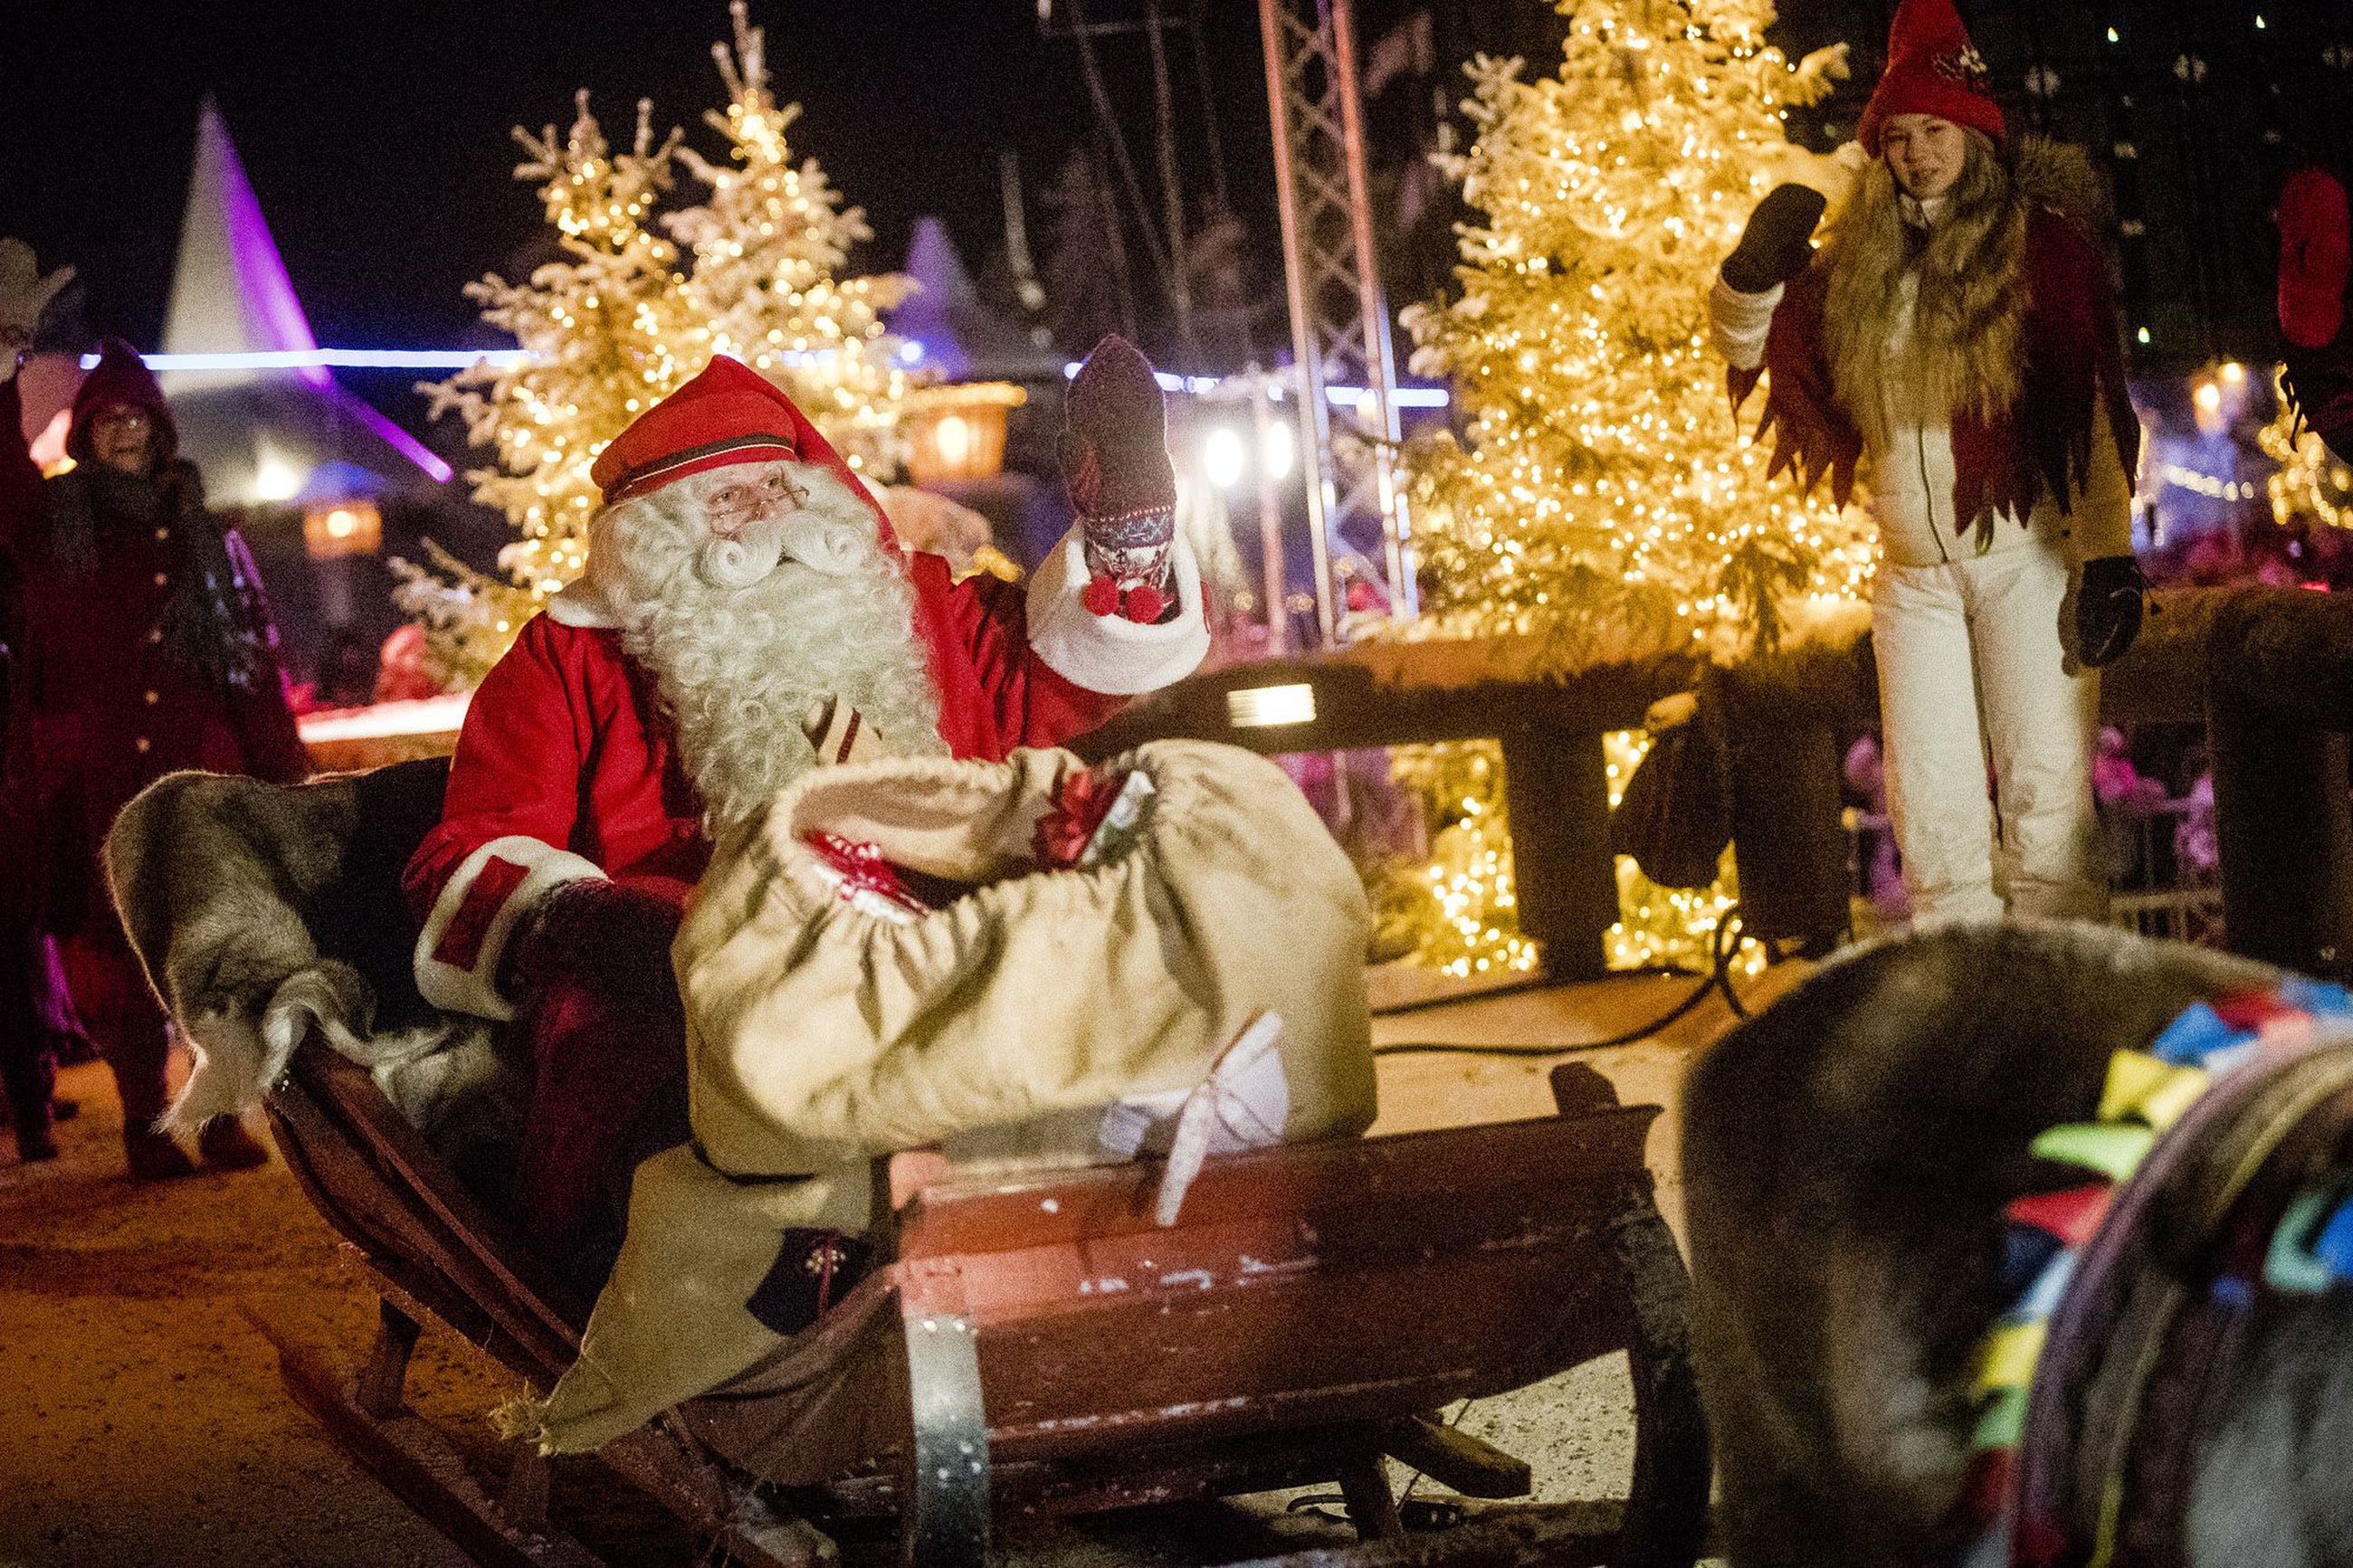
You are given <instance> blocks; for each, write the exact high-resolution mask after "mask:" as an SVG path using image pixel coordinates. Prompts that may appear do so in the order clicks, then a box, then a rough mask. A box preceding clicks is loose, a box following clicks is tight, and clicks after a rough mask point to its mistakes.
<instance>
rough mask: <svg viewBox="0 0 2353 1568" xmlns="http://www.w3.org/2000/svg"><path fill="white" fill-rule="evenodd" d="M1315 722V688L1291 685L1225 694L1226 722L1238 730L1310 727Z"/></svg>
mask: <svg viewBox="0 0 2353 1568" xmlns="http://www.w3.org/2000/svg"><path fill="white" fill-rule="evenodd" d="M1314 720H1315V689H1314V687H1313V686H1309V685H1306V684H1305V683H1301V684H1298V685H1293V686H1252V687H1246V688H1244V689H1242V690H1240V691H1229V692H1227V693H1226V722H1227V723H1229V724H1231V725H1232V726H1233V727H1234V728H1235V729H1237V730H1271V729H1272V728H1274V727H1275V726H1276V725H1278V724H1309V723H1313V722H1314Z"/></svg>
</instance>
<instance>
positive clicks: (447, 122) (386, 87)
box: [0, 0, 1271, 348]
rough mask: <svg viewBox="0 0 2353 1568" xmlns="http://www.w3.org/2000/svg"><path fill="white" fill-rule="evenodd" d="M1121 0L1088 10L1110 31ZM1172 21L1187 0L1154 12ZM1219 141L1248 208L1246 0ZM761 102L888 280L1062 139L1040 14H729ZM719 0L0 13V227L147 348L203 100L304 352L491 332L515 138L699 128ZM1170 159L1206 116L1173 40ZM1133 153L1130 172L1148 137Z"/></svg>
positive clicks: (1054, 164)
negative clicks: (932, 229) (742, 24)
mask: <svg viewBox="0 0 2353 1568" xmlns="http://www.w3.org/2000/svg"><path fill="white" fill-rule="evenodd" d="M1122 5H1125V7H1126V9H1127V10H1128V11H1129V12H1130V13H1133V12H1134V10H1136V9H1138V8H1139V7H1138V6H1137V5H1135V4H1134V0H1095V4H1094V5H1093V7H1092V10H1093V12H1094V13H1095V14H1098V15H1115V14H1117V12H1118V11H1119V10H1120V8H1121V6H1122ZM1167 8H1168V9H1169V10H1170V11H1171V12H1182V11H1183V10H1184V9H1185V8H1186V7H1185V5H1184V4H1183V0H1169V4H1168V7H1167ZM1206 9H1207V12H1208V17H1209V26H1208V28H1207V29H1206V31H1205V34H1204V37H1206V38H1207V39H1208V40H1209V41H1210V43H1211V46H1212V57H1213V60H1215V61H1216V64H1215V66H1214V70H1215V71H1216V72H1217V73H1218V74H1219V76H1220V77H1221V81H1220V86H1219V101H1220V103H1221V105H1222V108H1221V111H1220V120H1219V126H1220V130H1221V131H1222V132H1223V134H1224V137H1225V140H1226V142H1227V145H1228V148H1229V153H1231V154H1232V156H1233V161H1234V164H1235V167H1234V178H1235V183H1236V185H1237V187H1238V189H1237V196H1238V198H1239V199H1240V201H1241V202H1242V203H1243V205H1245V206H1246V207H1248V206H1255V205H1260V204H1261V203H1264V202H1270V201H1271V198H1269V197H1267V196H1266V195H1264V193H1265V191H1266V187H1267V185H1268V184H1269V183H1270V182H1271V171H1270V169H1269V167H1268V165H1267V164H1266V161H1265V160H1266V153H1265V151H1264V148H1265V142H1266V132H1265V109H1264V104H1263V95H1264V86H1263V77H1262V76H1261V65H1260V57H1259V47H1258V32H1257V26H1256V21H1255V16H1256V7H1255V5H1252V4H1251V3H1250V0H1207V6H1206ZM752 15H753V20H754V22H755V23H757V24H760V25H763V26H765V27H766V29H767V34H768V53H769V68H770V73H771V77H772V79H773V81H774V85H775V89H776V94H777V96H778V97H779V98H780V99H782V100H786V101H794V100H797V101H799V102H800V103H801V104H802V105H803V106H804V115H803V118H802V120H801V121H799V122H798V124H797V126H796V127H795V132H794V136H795V141H796V144H797V148H798V150H799V151H800V152H801V153H804V154H806V155H813V156H815V157H816V158H817V159H818V162H819V163H821V164H823V166H824V167H825V169H826V171H827V173H828V175H829V176H830V177H831V178H832V180H833V183H834V184H836V185H837V186H838V187H839V188H840V189H841V190H842V191H843V192H844V193H845V194H846V195H847V196H848V197H849V200H850V201H851V202H852V203H854V204H857V205H862V206H864V207H865V208H866V210H867V212H868V214H869V216H870V218H871V221H872V223H873V226H874V228H875V230H876V239H875V242H874V244H873V246H872V247H870V254H868V255H865V256H863V257H860V258H858V264H859V265H860V266H861V267H862V268H866V269H871V270H881V269H885V268H890V267H893V266H896V265H897V264H898V263H899V262H900V261H901V260H902V258H903V256H904V254H905V247H906V242H907V237H908V234H909V231H910V229H911V227H912V226H913V220H914V219H915V217H916V216H919V215H921V214H923V213H927V212H935V213H939V214H941V215H942V216H944V217H945V218H946V219H947V220H948V223H949V226H950V229H951V231H952V233H954V235H955V238H956V240H957V243H958V245H959V247H960V248H962V249H963V250H964V252H965V259H966V262H967V263H968V265H970V266H971V267H973V268H975V269H976V270H977V269H978V268H980V267H981V266H982V264H983V263H984V262H985V261H986V259H987V257H988V255H989V253H990V252H991V251H992V250H994V249H995V248H996V247H997V244H998V241H999V237H1000V236H1001V233H1002V227H1001V224H1000V221H999V216H998V214H999V210H1000V209H999V204H998V195H997V190H998V184H997V152H998V150H999V149H1000V148H1006V147H1010V148H1013V149H1015V150H1017V151H1018V153H1020V154H1021V157H1022V159H1023V173H1024V175H1025V178H1026V181H1027V184H1028V187H1029V194H1030V197H1031V210H1030V218H1031V223H1032V226H1033V229H1032V237H1033V243H1036V239H1037V232H1036V230H1037V226H1038V225H1039V224H1040V223H1041V222H1042V221H1043V214H1042V212H1041V211H1040V209H1039V204H1038V201H1037V197H1038V195H1039V192H1040V190H1041V189H1042V188H1043V187H1044V185H1045V184H1046V183H1047V182H1048V181H1049V180H1050V178H1051V176H1052V175H1053V174H1054V172H1055V171H1056V169H1057V168H1058V166H1059V164H1060V160H1061V158H1062V156H1063V154H1064V153H1066V152H1067V151H1068V150H1069V149H1070V148H1071V146H1073V145H1074V144H1076V143H1077V142H1080V141H1081V140H1082V138H1083V137H1084V136H1085V135H1086V133H1087V112H1088V111H1087V97H1086V89H1085V82H1084V78H1083V77H1082V74H1081V72H1080V68H1079V62H1078V56H1077V52H1076V49H1075V47H1074V46H1073V45H1072V44H1071V42H1070V41H1069V40H1068V39H1067V38H1047V37H1041V35H1040V32H1039V25H1038V20H1037V15H1036V6H1035V0H841V3H820V0H754V5H753V8H752ZM728 27H729V23H728V17H727V10H726V5H725V4H724V0H666V3H662V4H655V3H652V0H638V3H636V4H623V3H619V0H588V3H585V4H566V5H554V4H533V5H518V4H480V3H476V4H459V3H453V0H437V3H426V4H382V3H379V4H365V3H351V0H330V3H314V4H299V5H297V4H280V5H259V4H235V3H228V0H214V3H200V4H188V3H179V0H154V3H152V4H132V3H125V0H33V3H30V4H27V3H26V0H0V233H12V234H16V235H18V236H20V237H23V238H25V239H26V240H27V241H28V242H30V243H31V244H32V245H33V246H34V247H35V249H36V250H37V252H38V253H39V256H40V258H41V260H42V263H43V264H44V266H49V265H54V264H57V263H59V262H70V263H72V264H74V265H75V266H77V267H78V268H80V271H81V275H82V277H83V279H84V281H85V283H86V285H87V287H88V289H89V291H90V310H89V316H90V325H91V326H92V327H93V328H94V329H96V330H98V331H113V332H120V333H122V334H124V335H126V336H128V337H130V338H131V339H132V341H134V342H138V343H140V344H141V345H142V346H150V347H152V346H153V344H154V343H155V342H157V340H158V338H159V336H160V333H161V331H162V324H163V310H164V297H165V292H166V290H167V289H168V287H169V283H170V277H171V267H172V258H173V253H174V247H175V246H176V244H177V238H178V231H179V225H180V216H181V212H182V207H183V204H184V202H185V195H186V188H187V178H188V169H189V161H190V157H191V154H192V151H193V147H194V138H195V114H196V107H197V104H198V101H199V100H200V99H201V98H202V96H203V94H204V93H205V92H206V90H208V89H209V90H211V91H213V92H214V93H216V95H217V96H218V98H219V100H220V104H221V109H222V112H223V115H224V117H225V118H226V120H227V124H228V130H229V134H230V137H231V139H232V140H233V141H234V142H236V144H237V150H238V152H239V153H241V154H242V156H243V158H244V161H245V165H246V170H247V173H248V175H249V176H250V178H251V180H252V183H253V186H254V190H255V192H256V194H257V195H258V196H259V200H260V203H261V207H262V211H263V213H264V215H265V216H267V217H268V219H269V224H270V226H271V228H272V230H273V232H274V233H275V234H276V236H277V238H278V242H279V247H280V250H281V251H282V252H283V254H284V256H285V260H286V266H287V269H288V271H289V273H290V275H291V277H292V279H293V281H294V286H295V289H296V291H297V292H298V293H299V294H300V295H301V299H302V301H303V304H304V306H305V307H306V309H307V310H308V311H309V314H310V317H311V325H312V327H313V329H314V331H316V333H317V335H318V338H319V341H320V342H322V343H325V344H328V345H331V346H336V347H353V348H370V347H379V348H381V347H391V348H424V347H437V346H448V345H450V344H453V343H456V342H461V341H486V340H482V339H480V328H479V327H478V326H477V324H476V323H475V321H474V320H473V309H472V307H471V306H470V304H469V302H468V301H467V300H465V299H464V298H463V296H462V295H461V294H460V292H459V289H460V286H461V285H462V284H464V283H465V282H466V281H467V280H468V279H472V278H474V277H477V276H479V275H480V273H482V272H483V271H485V270H488V269H491V268H501V267H503V266H505V265H506V264H507V263H508V262H509V261H510V259H511V258H512V257H513V256H514V255H515V254H516V253H517V251H518V250H519V249H520V248H521V247H524V246H526V245H528V244H531V243H532V242H533V241H534V240H536V239H538V238H540V237H542V236H543V234H544V233H545V232H546V231H545V230H544V228H543V226H542V225H541V223H540V222H539V216H538V208H537V204H536V202H535V201H534V199H533V195H532V194H531V191H530V188H529V187H528V186H527V185H525V184H522V183H521V182H518V181H515V180H513V179H512V177H511V175H512V169H513V167H514V164H515V163H517V162H518V160H519V152H518V149H517V148H516V147H515V145H514V143H513V142H512V140H511V139H510V138H509V135H508V132H509V129H510V128H511V127H512V126H513V125H515V124H517V123H524V124H529V125H531V126H533V127H534V128H537V127H539V126H541V125H543V124H546V123H548V122H550V121H554V122H555V123H557V124H559V125H562V124H565V123H568V122H569V121H570V118H571V113H572V94H573V90H574V89H575V88H576V87H586V88H587V89H589V90H590V92H591V94H592V102H593V104H594V106H595V107H596V110H597V111H598V114H599V117H600V119H602V120H603V121H604V122H605V126H606V130H607V133H608V134H609V135H611V136H612V137H613V138H614V139H615V140H616V141H620V140H622V139H623V137H624V136H625V135H626V133H627V129H628V125H629V124H630V122H631V121H632V120H633V118H634V113H635V103H636V100H638V98H639V97H651V98H652V99H653V100H654V109H655V121H656V125H657V127H658V128H666V127H668V126H670V125H672V124H683V125H685V126H686V127H687V128H688V132H689V136H690V139H691V141H692V142H694V144H696V145H698V146H700V147H702V149H703V151H704V152H705V153H716V152H717V150H718V147H717V138H716V136H715V133H713V132H711V131H710V130H709V128H708V127H704V126H702V124H701V118H702V111H703V110H706V109H710V108H713V107H716V106H717V105H718V104H719V103H720V102H721V101H722V100H723V88H722V87H721V85H720V81H719V77H718V73H717V71H716V70H715V69H714V68H713V67H712V61H711V57H710V46H711V45H712V42H714V41H715V40H717V39H719V38H721V37H725V36H727V33H728ZM1102 48H1103V58H1104V63H1105V68H1106V72H1107V74H1109V75H1110V76H1112V78H1113V90H1114V93H1115V95H1116V96H1117V97H1118V98H1119V100H1120V101H1121V102H1122V104H1123V106H1124V110H1127V111H1132V115H1133V117H1132V119H1131V120H1130V122H1129V124H1130V133H1131V134H1132V135H1134V136H1137V137H1138V138H1142V137H1144V136H1145V135H1146V133H1147V132H1148V131H1149V127H1150V103H1151V100H1150V97H1149V78H1148V77H1147V76H1146V75H1145V74H1144V68H1143V62H1144V58H1145V57H1144V51H1143V49H1142V47H1141V45H1140V44H1139V43H1138V42H1136V41H1135V40H1134V39H1132V38H1129V39H1109V40H1105V41H1104V42H1103V45H1102ZM1190 61H1191V55H1190V47H1189V45H1187V44H1185V43H1184V42H1182V41H1181V40H1180V41H1179V42H1177V44H1176V65H1177V67H1178V69H1179V75H1178V79H1177V94H1178V102H1179V109H1180V112H1181V113H1183V114H1184V115H1185V116H1186V117H1187V118H1186V121H1185V123H1184V125H1183V127H1182V130H1183V131H1184V132H1185V137H1186V141H1187V152H1188V157H1189V158H1190V159H1191V160H1192V161H1193V162H1194V163H1195V165H1196V167H1197V169H1198V167H1199V163H1200V159H1201V157H1202V153H1201V151H1200V147H1201V144H1202V143H1203V142H1205V138H1204V137H1203V136H1202V135H1201V134H1200V132H1199V126H1200V124H1201V102H1200V94H1199V91H1198V88H1197V87H1196V86H1195V85H1194V79H1193V78H1192V76H1191V74H1190V71H1189V66H1190ZM1137 152H1138V154H1139V155H1140V156H1145V157H1148V156H1149V153H1150V146H1149V143H1148V142H1143V141H1139V143H1138V146H1137Z"/></svg>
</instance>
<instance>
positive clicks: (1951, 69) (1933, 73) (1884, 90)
mask: <svg viewBox="0 0 2353 1568" xmlns="http://www.w3.org/2000/svg"><path fill="white" fill-rule="evenodd" d="M1899 114H1933V115H1935V116H1936V118H1937V119H1939V120H1949V121H1952V122H1953V123H1954V124H1956V125H1960V126H1966V127H1967V128H1968V129H1969V130H1971V131H1980V132H1984V133H1985V134H1986V135H1987V136H1988V137H1989V138H1991V139H1992V141H1993V143H1994V145H1995V146H1997V147H1999V146H2000V145H2001V144H2002V142H2005V141H2006V140H2008V139H2009V134H2010V132H2009V127H2008V126H2007V125H2006V124H2005V123H2004V122H2003V121H2002V117H2001V106H2000V104H1998V103H1996V102H1995V101H1994V100H1993V99H1992V97H1991V95H1990V94H1989V93H1988V92H1987V90H1986V68H1985V60H1984V59H1983V58H1981V57H1980V56H1979V55H1978V51H1977V49H1976V47H1974V46H1973V45H1971V44H1970V42H1969V35H1968V29H1967V28H1965V27H1963V26H1961V14H1960V13H1959V12H1958V11H1957V10H1955V9H1954V8H1953V0H1904V3H1903V4H1902V5H1898V6H1897V7H1896V8H1895V20H1894V22H1893V23H1892V24H1890V25H1889V26H1888V29H1887V74H1886V75H1884V76H1883V77H1881V78H1880V79H1879V86H1878V88H1877V89H1874V90H1873V93H1872V95H1871V101H1870V102H1869V103H1868V104H1866V105H1864V107H1863V110H1862V124H1861V125H1860V126H1858V127H1857V128H1856V131H1855V135H1856V138H1857V139H1858V140H1860V141H1861V142H1862V147H1863V151H1864V152H1866V153H1870V154H1871V155H1872V156H1873V157H1874V158H1876V157H1878V156H1879V142H1880V137H1881V135H1882V134H1883V132H1885V131H1886V129H1887V122H1888V121H1890V120H1893V119H1894V117H1895V116H1897V115H1899Z"/></svg>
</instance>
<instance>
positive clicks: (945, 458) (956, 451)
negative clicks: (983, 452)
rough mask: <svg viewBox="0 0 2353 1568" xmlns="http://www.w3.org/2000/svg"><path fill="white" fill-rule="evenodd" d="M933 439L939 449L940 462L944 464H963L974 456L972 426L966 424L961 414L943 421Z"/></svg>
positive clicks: (950, 416) (953, 415)
mask: <svg viewBox="0 0 2353 1568" xmlns="http://www.w3.org/2000/svg"><path fill="white" fill-rule="evenodd" d="M932 439H933V442H934V444H935V445H936V446H937V447H939V449H940V461H942V462H944V463H962V462H963V461H964V460H965V458H967V457H969V456H971V454H972V426H969V425H967V424H965V422H964V416H962V415H960V414H951V415H949V416H946V417H945V418H944V419H942V420H941V421H940V425H939V430H938V432H937V433H936V434H935V435H934V436H933V437H932Z"/></svg>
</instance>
